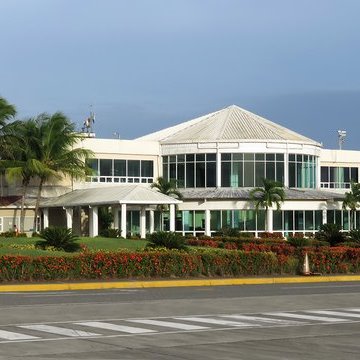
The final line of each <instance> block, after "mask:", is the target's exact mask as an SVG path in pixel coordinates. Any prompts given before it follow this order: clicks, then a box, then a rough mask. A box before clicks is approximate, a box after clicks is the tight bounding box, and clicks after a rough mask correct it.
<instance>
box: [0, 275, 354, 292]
mask: <svg viewBox="0 0 360 360" xmlns="http://www.w3.org/2000/svg"><path fill="white" fill-rule="evenodd" d="M346 281H360V275H329V276H291V277H281V276H279V277H253V278H226V279H194V280H181V279H179V280H143V281H142V280H140V281H131V280H127V281H103V282H101V281H94V282H66V283H30V284H9V285H0V293H1V292H26V291H63V290H103V289H136V288H165V287H181V286H183V287H190V286H226V285H266V284H293V283H321V282H346Z"/></svg>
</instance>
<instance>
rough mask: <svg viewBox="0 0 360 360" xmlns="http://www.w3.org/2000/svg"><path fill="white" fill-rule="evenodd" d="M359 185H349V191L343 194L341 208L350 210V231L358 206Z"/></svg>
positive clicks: (359, 201) (359, 198)
mask: <svg viewBox="0 0 360 360" xmlns="http://www.w3.org/2000/svg"><path fill="white" fill-rule="evenodd" d="M359 203H360V184H357V183H354V182H352V183H351V190H350V191H349V192H346V193H345V198H344V200H343V205H342V208H343V209H344V210H346V209H348V208H349V209H350V230H353V229H354V225H355V216H356V209H357V208H358V207H359V206H360V204H359Z"/></svg>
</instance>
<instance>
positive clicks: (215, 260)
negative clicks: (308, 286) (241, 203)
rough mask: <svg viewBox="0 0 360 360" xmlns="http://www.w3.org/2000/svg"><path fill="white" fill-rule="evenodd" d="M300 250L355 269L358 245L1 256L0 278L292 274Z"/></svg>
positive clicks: (314, 262) (336, 269)
mask: <svg viewBox="0 0 360 360" xmlns="http://www.w3.org/2000/svg"><path fill="white" fill-rule="evenodd" d="M258 246H260V245H258ZM305 252H307V253H308V255H309V260H310V269H311V271H313V272H319V273H323V274H336V273H360V249H359V248H348V247H335V248H330V247H328V248H324V247H323V248H313V247H311V248H301V249H297V250H296V251H294V252H292V253H287V252H286V251H283V250H282V251H278V252H277V253H275V252H267V251H261V250H260V249H256V248H255V247H253V248H251V249H248V251H243V250H242V251H227V250H222V249H216V250H214V249H202V250H196V251H191V252H186V251H176V250H171V251H170V250H167V251H165V250H158V251H143V252H124V251H123V252H117V253H106V252H97V253H82V254H79V255H76V256H62V257H58V256H56V257H54V256H41V257H30V256H1V257H0V281H1V282H6V281H41V280H47V281H49V280H80V279H84V280H86V279H98V280H100V279H129V278H141V279H147V278H168V277H177V278H181V277H202V276H206V277H214V276H227V277H232V276H249V275H278V274H287V275H294V274H298V273H299V271H301V269H302V264H303V261H304V255H305Z"/></svg>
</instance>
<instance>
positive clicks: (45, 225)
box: [42, 208, 49, 229]
mask: <svg viewBox="0 0 360 360" xmlns="http://www.w3.org/2000/svg"><path fill="white" fill-rule="evenodd" d="M42 212H43V215H44V217H43V218H44V220H43V229H46V228H48V227H49V208H44V209H42Z"/></svg>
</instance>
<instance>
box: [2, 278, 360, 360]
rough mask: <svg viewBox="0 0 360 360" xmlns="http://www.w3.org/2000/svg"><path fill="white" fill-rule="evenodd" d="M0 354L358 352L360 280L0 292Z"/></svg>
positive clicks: (275, 355)
mask: <svg viewBox="0 0 360 360" xmlns="http://www.w3.org/2000/svg"><path fill="white" fill-rule="evenodd" d="M0 310H1V316H0V359H9V360H11V359H19V358H22V359H40V360H41V359H136V360H141V359H146V360H147V359H159V360H162V359H175V360H176V359H182V360H184V359H197V360H202V359H207V360H208V359H216V360H219V359H224V360H225V359H255V360H256V359H276V360H279V359H337V360H340V359H359V358H360V343H359V336H360V283H318V284H290V285H289V284H284V285H247V286H221V287H191V288H164V289H136V290H135V289H134V290H130V289H124V290H120V289H119V290H106V291H105V290H104V291H71V292H69V291H67V292H32V293H2V294H0Z"/></svg>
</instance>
